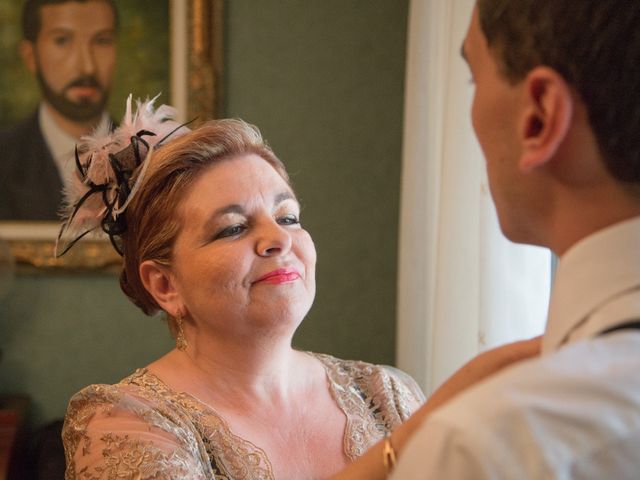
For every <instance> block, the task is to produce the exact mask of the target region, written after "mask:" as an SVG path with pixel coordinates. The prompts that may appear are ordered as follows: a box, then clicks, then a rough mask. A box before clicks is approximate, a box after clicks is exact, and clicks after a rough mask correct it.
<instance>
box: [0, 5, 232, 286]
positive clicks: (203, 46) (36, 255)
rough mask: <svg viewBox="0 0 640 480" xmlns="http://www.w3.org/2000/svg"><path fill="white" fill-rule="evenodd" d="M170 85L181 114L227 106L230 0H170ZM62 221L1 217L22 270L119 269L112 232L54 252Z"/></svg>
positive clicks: (193, 117)
mask: <svg viewBox="0 0 640 480" xmlns="http://www.w3.org/2000/svg"><path fill="white" fill-rule="evenodd" d="M168 8H169V12H168V14H169V30H170V31H169V38H170V52H168V53H169V57H170V85H171V87H170V91H171V100H170V102H171V105H172V106H174V107H176V109H177V111H178V118H177V120H178V121H180V122H188V121H191V122H192V123H191V125H197V124H198V123H200V122H202V121H203V120H207V119H211V118H216V117H217V116H219V114H220V112H221V108H222V99H223V88H222V74H223V60H224V59H223V38H224V36H223V35H224V32H223V28H224V22H223V16H224V0H169V3H168ZM59 228H60V225H59V224H58V223H57V222H32V221H0V247H6V249H8V251H9V253H10V259H9V261H10V262H11V263H12V265H13V267H14V268H15V270H16V272H17V273H30V274H34V273H35V274H48V273H56V272H63V273H73V272H84V273H113V272H116V271H118V270H119V269H120V267H121V264H122V259H121V257H120V256H119V255H118V253H117V252H116V251H115V250H114V249H113V247H112V246H111V243H110V241H109V239H108V238H107V236H106V235H104V234H99V235H95V236H92V237H91V238H83V239H82V240H80V241H79V242H78V243H77V244H76V245H75V246H74V248H73V249H71V250H70V251H69V252H67V253H66V254H65V255H64V256H62V257H60V258H56V257H55V255H54V249H55V241H56V238H57V234H58V231H59Z"/></svg>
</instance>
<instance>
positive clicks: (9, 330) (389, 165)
mask: <svg viewBox="0 0 640 480" xmlns="http://www.w3.org/2000/svg"><path fill="white" fill-rule="evenodd" d="M226 16H227V31H226V64H225V65H226V67H225V68H226V79H225V81H226V112H227V115H228V116H232V117H241V118H244V119H245V120H247V121H249V122H252V123H255V124H256V125H258V126H259V127H260V128H261V130H262V132H263V134H264V136H265V137H266V138H267V139H268V140H269V142H270V144H271V145H272V147H273V148H274V150H275V151H276V153H277V154H278V155H279V156H280V157H281V158H282V160H283V161H284V162H285V164H286V165H287V167H288V169H289V171H290V173H291V176H292V180H293V182H294V186H295V188H296V191H297V193H298V195H299V197H300V198H301V201H302V204H303V224H304V226H305V228H307V229H308V230H309V231H310V232H311V234H312V235H313V238H314V240H315V243H316V248H317V250H318V269H317V280H318V291H317V297H316V303H315V305H314V307H313V309H312V312H311V313H310V314H309V316H308V317H307V319H306V320H305V322H304V323H303V326H302V327H301V329H300V331H299V332H298V334H297V335H296V338H295V344H296V346H298V347H299V348H303V349H310V350H316V351H323V352H328V353H332V354H334V355H337V356H341V357H349V358H361V359H365V360H369V361H373V362H381V363H393V360H394V330H395V320H394V317H395V302H396V298H395V284H396V246H397V238H396V237H397V211H398V188H399V186H398V185H399V174H400V150H401V131H402V125H401V120H402V92H403V78H404V59H405V35H406V16H407V1H406V0H349V1H344V0H304V1H302V0H278V1H270V2H266V1H263V2H253V1H246V0H245V1H242V0H233V1H230V2H227V10H226ZM170 345H171V340H170V338H169V336H168V333H167V332H166V328H164V326H163V325H162V321H161V319H160V318H146V317H144V316H143V315H142V314H141V313H139V312H138V311H137V310H136V309H135V307H133V306H132V305H130V304H129V303H128V302H127V300H126V299H125V298H124V296H123V295H122V294H121V293H120V291H119V288H118V285H117V279H116V278H115V277H114V276H55V277H33V276H31V277H25V276H21V277H18V278H16V280H15V282H14V283H13V286H12V289H11V292H10V294H9V296H8V297H6V298H5V299H3V300H0V350H2V352H3V357H2V359H1V360H0V393H1V392H26V393H28V394H29V395H30V396H31V398H32V400H33V402H34V406H33V409H32V416H33V422H34V423H36V424H38V423H41V422H43V421H46V420H49V419H51V418H55V417H57V416H61V415H62V414H63V412H64V408H65V406H66V402H67V400H68V398H69V396H70V395H71V394H72V393H73V392H74V391H76V390H78V389H79V388H80V387H81V386H83V385H86V384H88V383H95V382H114V381H117V380H118V379H119V378H121V377H122V376H124V375H126V374H127V373H129V372H131V371H132V370H133V369H135V368H136V367H139V366H143V365H144V364H146V363H148V362H149V361H150V360H152V359H153V358H155V357H157V356H159V355H161V354H162V352H164V351H166V350H167V349H168V348H170Z"/></svg>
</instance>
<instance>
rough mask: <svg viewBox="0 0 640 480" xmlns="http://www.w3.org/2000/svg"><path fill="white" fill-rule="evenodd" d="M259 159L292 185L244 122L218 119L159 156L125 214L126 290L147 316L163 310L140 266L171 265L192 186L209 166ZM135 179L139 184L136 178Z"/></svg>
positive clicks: (165, 148)
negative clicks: (182, 205) (241, 158)
mask: <svg viewBox="0 0 640 480" xmlns="http://www.w3.org/2000/svg"><path fill="white" fill-rule="evenodd" d="M245 154H256V155H258V156H260V157H261V158H263V159H264V160H265V161H266V162H268V163H269V164H270V165H271V166H273V168H274V169H275V170H276V171H277V172H278V173H279V174H280V176H281V177H282V178H283V179H284V180H285V181H286V182H287V183H289V176H288V175H287V172H286V170H285V167H284V165H283V164H282V162H281V161H280V160H279V159H278V158H277V157H276V155H275V154H274V153H273V151H272V150H271V148H270V147H269V146H268V145H267V144H266V142H265V141H264V140H263V139H262V136H261V135H260V132H259V130H258V129H257V128H256V127H254V126H253V125H249V124H248V123H245V122H243V121H242V120H230V119H227V120H213V121H210V122H207V123H205V124H203V125H202V126H200V127H199V128H197V129H195V130H193V131H192V132H190V133H188V134H186V135H184V136H181V137H179V138H177V139H175V140H172V141H170V142H168V143H167V144H165V145H163V146H162V147H160V148H159V149H158V150H156V151H154V152H153V153H152V154H151V155H150V157H149V158H147V160H146V161H147V162H150V163H149V165H148V166H147V171H146V173H145V177H144V178H143V179H142V180H141V182H142V184H141V186H140V189H139V190H138V192H137V193H136V194H135V196H134V197H133V198H132V200H131V203H129V205H128V206H127V209H126V211H125V222H126V229H125V231H124V233H123V234H122V235H121V238H120V243H121V247H122V253H123V256H124V268H123V270H122V274H121V275H120V286H121V288H122V290H123V291H124V293H125V294H126V295H127V296H128V297H129V298H130V299H131V301H132V302H133V303H135V304H136V305H137V306H138V307H140V309H141V310H142V311H143V312H144V313H146V314H147V315H152V314H154V313H157V312H158V311H160V310H161V308H160V306H159V305H158V304H157V303H156V301H155V299H154V298H153V297H152V296H151V295H150V294H149V292H148V291H147V290H146V289H145V287H144V285H143V283H142V280H141V278H140V273H139V267H140V264H141V263H142V262H144V261H145V260H153V261H155V262H158V263H159V264H162V265H169V264H170V262H171V253H172V250H173V245H174V243H175V240H176V237H177V236H178V233H179V232H180V228H181V219H180V216H179V214H178V207H179V205H180V203H181V201H182V199H183V198H184V197H185V195H186V194H187V192H188V190H189V188H190V186H191V185H192V184H193V182H194V181H195V180H196V178H198V177H199V176H200V174H201V173H202V172H203V171H204V170H205V169H207V167H209V166H211V165H213V164H215V163H218V162H220V161H223V160H228V159H230V158H233V157H236V156H238V155H245ZM134 180H135V179H134Z"/></svg>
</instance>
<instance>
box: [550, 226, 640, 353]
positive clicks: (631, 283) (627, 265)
mask: <svg viewBox="0 0 640 480" xmlns="http://www.w3.org/2000/svg"><path fill="white" fill-rule="evenodd" d="M639 285H640V217H635V218H633V219H631V220H626V221H623V222H620V223H617V224H615V225H612V226H609V227H607V228H605V229H603V230H600V231H598V232H596V233H594V234H592V235H590V236H588V237H586V238H584V239H582V240H580V241H579V242H578V243H576V244H575V245H574V246H573V247H571V248H570V249H569V250H568V251H567V252H566V253H565V254H564V255H563V256H562V257H561V258H560V260H559V262H558V268H557V270H556V274H555V280H554V284H553V289H552V292H551V300H550V303H549V319H548V321H547V327H546V331H545V334H544V339H543V342H542V351H543V352H544V353H546V352H551V351H554V350H556V349H558V348H559V347H560V346H561V345H562V344H563V343H565V342H567V341H568V337H569V335H571V333H572V332H573V331H574V330H575V329H576V328H577V327H579V326H580V325H581V324H583V323H585V322H593V321H596V322H599V323H601V324H600V325H591V326H590V328H589V329H586V330H585V331H602V330H604V329H606V328H607V327H610V326H613V325H615V324H616V323H619V322H620V321H621V320H626V319H620V318H615V317H613V318H612V317H609V318H607V317H606V316H605V317H602V316H595V317H593V318H591V317H590V316H591V314H592V313H594V312H595V311H596V310H598V308H599V307H601V306H602V305H603V304H605V303H606V302H607V301H608V300H610V299H612V298H614V297H616V296H617V295H619V294H621V293H623V292H625V291H627V290H630V289H633V288H634V287H638V286H639ZM582 336H584V335H580V334H578V333H577V332H576V335H572V336H571V341H575V340H579V339H580V338H581V337H582Z"/></svg>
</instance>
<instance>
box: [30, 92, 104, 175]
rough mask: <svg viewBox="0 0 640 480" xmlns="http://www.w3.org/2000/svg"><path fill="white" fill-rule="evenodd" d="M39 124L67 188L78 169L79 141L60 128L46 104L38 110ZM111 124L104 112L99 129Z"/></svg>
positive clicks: (41, 105)
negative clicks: (75, 154) (76, 161)
mask: <svg viewBox="0 0 640 480" xmlns="http://www.w3.org/2000/svg"><path fill="white" fill-rule="evenodd" d="M38 122H39V124H40V130H41V131H42V136H43V137H44V141H45V142H46V144H47V147H49V152H51V156H52V157H53V161H54V162H55V164H56V168H57V169H58V173H59V174H60V179H61V180H62V184H63V185H64V186H65V187H66V186H67V184H68V182H69V179H70V178H71V174H72V173H73V172H74V171H75V168H76V164H75V161H74V158H73V157H74V152H75V148H76V143H78V140H79V139H78V138H75V137H74V136H73V135H69V134H68V133H67V132H65V131H64V130H63V129H62V128H60V127H59V126H58V124H57V123H56V121H55V119H54V118H53V116H52V115H51V113H50V112H49V109H48V108H47V107H46V106H45V105H44V103H41V104H40V107H39V109H38ZM109 122H110V120H109V114H108V113H106V112H104V113H103V114H102V118H101V119H100V123H99V124H98V128H103V129H104V128H105V127H106V126H108V125H109Z"/></svg>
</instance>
